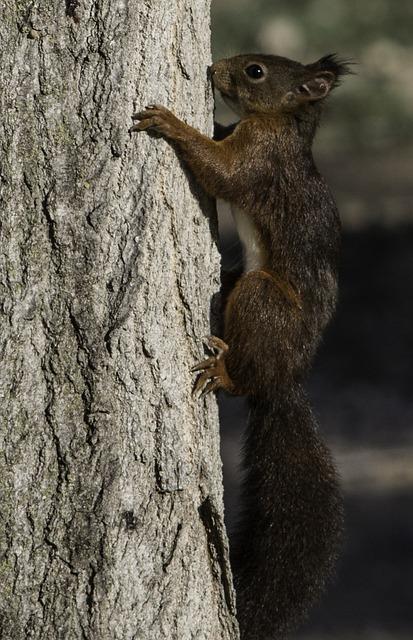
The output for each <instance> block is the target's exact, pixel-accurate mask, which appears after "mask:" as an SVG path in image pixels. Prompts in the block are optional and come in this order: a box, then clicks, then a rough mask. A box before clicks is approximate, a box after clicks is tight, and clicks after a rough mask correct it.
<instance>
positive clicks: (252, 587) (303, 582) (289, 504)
mask: <svg viewBox="0 0 413 640" xmlns="http://www.w3.org/2000/svg"><path fill="white" fill-rule="evenodd" d="M250 405H251V410H250V417H249V423H248V427H247V434H246V439H245V445H244V447H245V458H244V468H245V477H244V483H243V493H242V513H241V522H240V526H239V528H238V531H237V533H236V536H235V540H234V544H233V558H232V560H233V567H234V574H235V586H236V591H237V609H238V619H239V622H240V628H241V638H242V640H270V639H271V640H273V639H275V638H283V637H284V635H285V633H286V632H287V631H288V630H289V629H290V628H291V627H292V626H294V625H295V624H296V623H298V622H299V621H300V619H302V618H303V617H304V615H305V613H306V611H307V609H308V608H309V606H310V605H311V604H313V603H314V602H315V601H316V600H317V598H318V596H319V594H320V592H321V591H322V589H323V586H324V584H325V582H326V579H327V578H328V577H329V575H330V574H331V572H332V569H333V566H334V562H335V559H336V556H337V553H338V550H339V547H340V540H341V531H342V511H343V510H342V498H341V494H340V490H339V487H338V481H337V475H336V471H335V469H334V465H333V463H332V460H331V456H330V452H329V450H328V448H327V447H326V446H325V445H324V443H323V441H322V440H321V439H320V436H319V435H318V433H317V425H316V422H315V419H314V417H313V415H312V412H311V408H310V405H309V402H308V400H307V397H306V394H305V392H304V390H303V389H302V388H301V386H299V385H297V386H295V387H294V388H289V389H278V391H277V398H276V399H273V400H266V399H254V400H251V401H250Z"/></svg>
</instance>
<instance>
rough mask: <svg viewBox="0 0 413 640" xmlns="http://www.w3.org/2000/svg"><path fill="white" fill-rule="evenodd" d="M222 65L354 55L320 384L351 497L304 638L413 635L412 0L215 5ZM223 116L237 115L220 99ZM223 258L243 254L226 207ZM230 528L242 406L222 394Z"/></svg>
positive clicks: (341, 120)
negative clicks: (340, 546) (333, 293)
mask: <svg viewBox="0 0 413 640" xmlns="http://www.w3.org/2000/svg"><path fill="white" fill-rule="evenodd" d="M212 15H213V21H212V37H213V56H214V59H219V58H221V57H227V56H231V55H235V54H237V53H247V52H263V53H274V54H278V55H284V56H287V57H290V58H294V59H296V60H299V61H301V62H306V63H308V62H313V61H315V60H316V59H317V58H319V57H321V56H322V55H324V54H326V53H331V52H337V53H338V54H339V55H340V56H341V57H343V58H352V59H354V60H356V61H357V65H356V66H355V68H354V69H355V71H356V72H357V75H355V76H350V77H347V78H345V80H344V82H343V85H342V86H341V87H340V88H339V89H337V91H336V92H335V95H334V96H333V97H332V99H331V100H330V102H329V104H328V107H327V109H326V113H325V116H324V121H323V124H322V127H321V129H320V131H319V134H318V137H317V142H316V144H315V149H314V155H315V157H316V161H317V164H318V166H319V168H320V170H321V171H322V173H323V174H324V175H325V176H326V178H327V179H328V181H329V184H330V186H331V189H332V191H333V193H334V195H335V197H336V200H337V202H338V205H339V209H340V213H341V217H342V221H343V228H344V229H343V231H344V237H343V248H342V260H341V271H340V303H339V308H338V311H337V314H336V317H335V319H334V321H333V323H332V325H331V326H330V329H329V330H328V332H327V335H326V336H325V340H324V343H323V346H322V349H321V350H320V352H319V355H318V358H317V361H316V363H315V366H314V370H313V374H312V376H311V380H310V384H309V387H310V393H311V395H312V398H313V404H314V408H315V411H316V413H317V415H318V417H319V421H320V425H321V426H320V428H321V431H322V433H323V434H324V436H325V438H326V439H327V441H328V442H329V444H330V446H331V447H332V449H333V451H334V454H335V457H336V460H337V464H338V467H339V470H340V473H341V476H342V483H343V488H344V492H345V501H346V543H345V550H344V554H343V556H342V558H341V561H340V564H339V567H338V571H337V576H336V579H335V582H334V584H333V585H332V586H331V587H330V588H329V591H328V593H327V595H326V596H325V597H324V599H323V601H322V603H321V604H320V606H319V607H318V608H316V609H314V610H313V612H312V615H311V618H310V620H309V622H308V624H307V626H306V628H305V629H302V630H301V631H300V633H299V634H296V635H295V636H294V638H296V639H298V638H300V639H301V640H304V639H306V640H327V639H329V638H335V639H339V640H353V639H354V640H355V639H356V638H357V639H360V640H390V639H391V640H407V639H411V638H413V428H412V427H413V398H412V393H411V390H412V387H413V367H412V355H413V330H412V316H413V314H412V311H413V285H412V282H413V204H412V196H413V181H412V178H411V174H412V160H413V110H412V102H413V3H412V2H410V1H408V0H398V1H397V2H395V1H393V2H391V1H390V0H365V1H364V2H359V1H357V0H295V1H294V2H291V0H278V1H276V0H254V1H253V0H213V14H212ZM217 103H218V109H217V119H218V120H220V121H223V122H229V121H232V120H234V119H235V118H234V116H232V115H231V114H230V112H228V111H227V110H226V109H225V107H224V106H223V105H222V103H220V102H219V101H217ZM220 230H221V243H222V252H223V262H224V265H225V266H226V267H234V266H235V265H236V264H237V262H238V261H240V258H241V251H240V247H239V244H238V242H237V238H236V234H235V230H234V227H233V224H232V221H231V218H230V215H229V214H228V211H226V210H225V208H221V210H220ZM220 406H221V415H222V426H223V438H222V453H223V461H224V474H225V497H226V513H227V520H228V524H229V527H230V528H231V526H232V524H233V521H234V514H235V512H236V508H237V491H238V480H239V477H238V471H237V464H238V459H239V444H240V436H241V432H242V429H243V426H244V425H245V421H246V413H245V409H244V405H243V402H242V401H240V400H237V399H233V398H228V397H221V398H220Z"/></svg>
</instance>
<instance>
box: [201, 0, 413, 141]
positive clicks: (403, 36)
mask: <svg viewBox="0 0 413 640" xmlns="http://www.w3.org/2000/svg"><path fill="white" fill-rule="evenodd" d="M412 33H413V3H412V2H411V0H398V1H397V2H395V1H394V0H393V2H392V1H391V0H365V1H364V2H359V0H295V1H294V2H291V0H213V2H212V35H213V56H214V59H219V58H221V57H228V56H231V55H235V54H237V53H242V52H244V53H246V52H254V51H255V52H263V53H273V54H277V55H284V56H286V57H289V58H293V59H296V60H300V61H301V62H306V63H307V62H312V61H314V60H316V59H317V58H319V57H321V56H322V55H324V54H325V53H330V52H336V53H338V54H339V56H340V57H342V58H344V59H351V60H354V61H355V63H356V64H355V66H354V71H355V74H356V75H354V76H350V77H349V78H346V79H345V80H344V82H343V85H342V87H341V88H340V89H339V92H340V96H339V99H336V100H335V101H334V108H329V109H328V112H329V113H328V117H327V118H326V125H327V126H325V127H323V128H322V135H321V143H320V145H321V147H322V149H323V150H324V151H326V152H331V151H333V150H334V148H336V147H337V146H340V148H341V149H343V148H348V150H349V151H350V152H355V151H363V150H366V149H369V150H370V151H371V150H374V149H377V150H382V149H387V148H390V147H393V148H394V147H399V146H402V145H404V146H407V145H409V144H410V143H411V142H412V141H413V110H412V107H411V105H412V102H413V40H412Z"/></svg>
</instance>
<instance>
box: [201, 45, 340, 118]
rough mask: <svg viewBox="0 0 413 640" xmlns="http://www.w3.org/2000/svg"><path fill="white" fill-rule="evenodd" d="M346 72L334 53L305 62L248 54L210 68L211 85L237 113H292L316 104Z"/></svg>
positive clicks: (225, 60) (223, 61)
mask: <svg viewBox="0 0 413 640" xmlns="http://www.w3.org/2000/svg"><path fill="white" fill-rule="evenodd" d="M348 73H351V71H350V67H349V63H348V62H344V61H341V60H339V59H338V58H337V57H336V55H334V54H329V55H326V56H324V57H323V58H320V60H317V62H313V63H312V64H307V65H305V64H301V63H300V62H295V61H294V60H289V59H288V58H282V57H280V56H270V55H262V54H248V55H241V56H235V57H234V58H226V59H223V60H219V61H218V62H215V63H214V64H213V65H212V67H211V76H212V81H213V84H214V87H215V88H216V89H217V90H218V91H219V92H220V93H221V95H222V97H223V99H224V100H225V102H226V103H227V104H228V106H229V107H230V108H231V109H232V110H233V111H235V112H236V113H237V114H238V115H240V116H245V115H248V114H260V113H261V114H262V113H277V114H280V113H283V112H285V113H287V112H290V113H291V112H295V111H298V110H302V109H303V108H307V107H308V106H309V105H315V104H319V103H320V101H322V100H324V98H326V97H327V96H328V95H329V93H330V91H331V90H332V89H333V88H334V87H335V86H337V84H339V82H340V78H341V77H342V76H343V75H346V74H348Z"/></svg>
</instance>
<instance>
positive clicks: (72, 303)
mask: <svg viewBox="0 0 413 640" xmlns="http://www.w3.org/2000/svg"><path fill="white" fill-rule="evenodd" d="M209 36H210V34H209V0H196V1H195V2H193V1H191V0H158V1H157V0H118V1H110V0H100V1H99V0H94V1H92V0H81V1H80V2H73V1H66V2H63V1H58V0H48V1H47V2H41V1H40V0H3V2H2V3H1V16H0V57H1V83H2V87H1V122H0V144H1V173H0V189H1V191H0V201H1V246H0V253H1V271H0V288H1V289H0V293H1V300H0V312H1V319H2V326H1V373H0V377H1V400H0V412H1V424H0V436H1V451H0V500H1V506H0V510H1V521H0V636H1V638H2V640H9V639H13V640H23V639H24V640H26V639H27V638H36V639H37V638H38V639H40V638H41V639H47V640H48V639H52V638H53V639H54V638H58V639H70V640H72V639H78V638H79V639H96V640H105V639H110V640H112V639H122V640H131V639H132V638H139V639H140V640H152V639H154V640H158V639H164V638H165V639H168V640H170V639H179V640H186V639H188V640H189V639H195V638H196V639H197V640H202V639H208V640H218V639H221V638H222V639H234V638H237V637H238V631H237V625H236V622H235V614H234V596H233V588H232V582H231V574H230V569H229V564H228V548H227V539H226V534H225V529H224V524H223V504H222V477H221V462H220V455H219V437H218V416H217V407H216V402H215V399H214V398H208V399H206V400H202V401H196V400H194V399H192V398H191V386H192V381H193V380H192V375H191V374H190V370H189V369H190V366H191V365H192V364H193V363H194V362H196V361H197V360H198V359H200V358H202V357H203V355H204V351H203V348H202V343H201V338H202V337H203V336H205V335H206V334H208V333H210V332H211V318H212V319H213V313H212V315H211V309H212V308H213V305H212V306H211V300H213V298H214V294H216V292H217V291H218V289H219V275H218V273H219V257H218V252H217V248H216V241H215V240H214V237H213V236H214V234H215V230H216V222H215V212H214V206H213V203H212V202H211V201H210V200H209V199H208V198H206V197H205V196H204V195H202V194H201V193H200V192H199V190H197V187H196V185H195V184H194V183H193V182H192V181H191V178H190V176H188V175H187V174H186V173H185V171H184V169H183V168H182V166H181V165H180V163H179V161H178V160H177V158H176V156H175V154H174V151H173V150H172V149H171V147H170V146H169V145H168V144H167V143H166V142H165V141H163V140H161V139H159V138H158V139H157V138H154V137H152V138H151V137H149V136H148V135H146V134H140V135H137V134H135V135H134V136H132V137H131V136H130V135H129V133H128V127H129V126H130V125H131V119H130V118H131V114H132V113H133V111H134V110H137V109H139V108H142V107H143V106H145V105H146V104H148V103H153V102H159V103H162V104H164V105H166V106H169V107H170V108H172V109H173V110H174V111H175V113H177V115H178V116H180V117H182V118H183V119H185V120H186V121H187V122H189V123H190V124H193V125H194V126H196V127H198V128H199V129H201V130H204V131H205V132H208V133H210V130H211V125H212V116H211V113H212V96H211V91H210V88H209V86H208V83H207V79H206V68H207V65H208V64H209V63H210V49H209ZM211 232H212V233H211Z"/></svg>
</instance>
